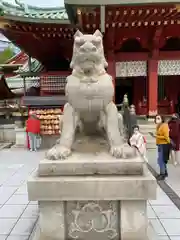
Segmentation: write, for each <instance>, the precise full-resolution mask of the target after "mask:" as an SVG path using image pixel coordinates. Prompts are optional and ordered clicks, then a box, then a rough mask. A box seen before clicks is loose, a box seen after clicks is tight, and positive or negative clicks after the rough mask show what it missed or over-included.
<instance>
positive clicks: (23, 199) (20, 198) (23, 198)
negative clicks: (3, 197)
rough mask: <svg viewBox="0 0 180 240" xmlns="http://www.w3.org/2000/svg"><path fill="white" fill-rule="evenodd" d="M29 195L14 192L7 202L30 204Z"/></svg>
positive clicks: (11, 203)
mask: <svg viewBox="0 0 180 240" xmlns="http://www.w3.org/2000/svg"><path fill="white" fill-rule="evenodd" d="M28 203H29V200H28V196H27V195H18V194H14V195H12V197H11V198H10V199H9V200H8V201H7V202H6V204H8V205H9V204H10V205H19V204H25V205H26V204H28Z"/></svg>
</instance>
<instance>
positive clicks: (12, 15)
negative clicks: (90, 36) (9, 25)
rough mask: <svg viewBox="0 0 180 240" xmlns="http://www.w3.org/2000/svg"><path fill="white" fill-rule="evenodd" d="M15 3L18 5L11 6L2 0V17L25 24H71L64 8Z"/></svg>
mask: <svg viewBox="0 0 180 240" xmlns="http://www.w3.org/2000/svg"><path fill="white" fill-rule="evenodd" d="M15 2H16V4H10V3H8V2H6V1H5V0H0V16H3V17H4V18H6V19H12V20H19V21H24V22H25V21H26V22H44V23H60V24H61V23H64V24H68V23H70V22H69V19H68V15H67V12H66V9H65V8H64V7H57V8H40V7H34V6H31V5H27V4H24V3H22V2H21V1H20V0H16V1H15Z"/></svg>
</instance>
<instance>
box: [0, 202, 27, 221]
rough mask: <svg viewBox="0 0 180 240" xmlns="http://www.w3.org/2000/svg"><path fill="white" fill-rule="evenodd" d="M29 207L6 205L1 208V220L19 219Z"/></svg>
mask: <svg viewBox="0 0 180 240" xmlns="http://www.w3.org/2000/svg"><path fill="white" fill-rule="evenodd" d="M26 207H27V205H4V206H3V207H2V208H0V218H16V219H17V218H19V217H20V216H21V214H22V213H23V211H24V210H25V208H26Z"/></svg>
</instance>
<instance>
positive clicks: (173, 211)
mask: <svg viewBox="0 0 180 240" xmlns="http://www.w3.org/2000/svg"><path fill="white" fill-rule="evenodd" d="M152 208H153V210H154V211H155V213H156V215H157V216H158V218H160V219H161V218H174V219H175V218H179V219H180V211H179V209H178V208H177V207H176V206H175V205H172V206H157V205H156V206H155V205H154V206H152Z"/></svg>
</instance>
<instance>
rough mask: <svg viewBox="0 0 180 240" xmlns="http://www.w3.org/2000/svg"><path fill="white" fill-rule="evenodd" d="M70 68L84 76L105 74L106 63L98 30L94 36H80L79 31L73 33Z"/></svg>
mask: <svg viewBox="0 0 180 240" xmlns="http://www.w3.org/2000/svg"><path fill="white" fill-rule="evenodd" d="M70 67H71V68H72V69H73V70H74V71H76V72H78V73H83V74H85V75H92V74H100V73H103V72H105V68H106V67H107V62H106V60H105V57H104V48H103V39H102V34H101V32H100V31H99V30H96V32H95V33H94V34H82V33H81V32H80V31H79V30H78V31H77V32H76V33H75V35H74V47H73V56H72V61H71V65H70Z"/></svg>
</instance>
